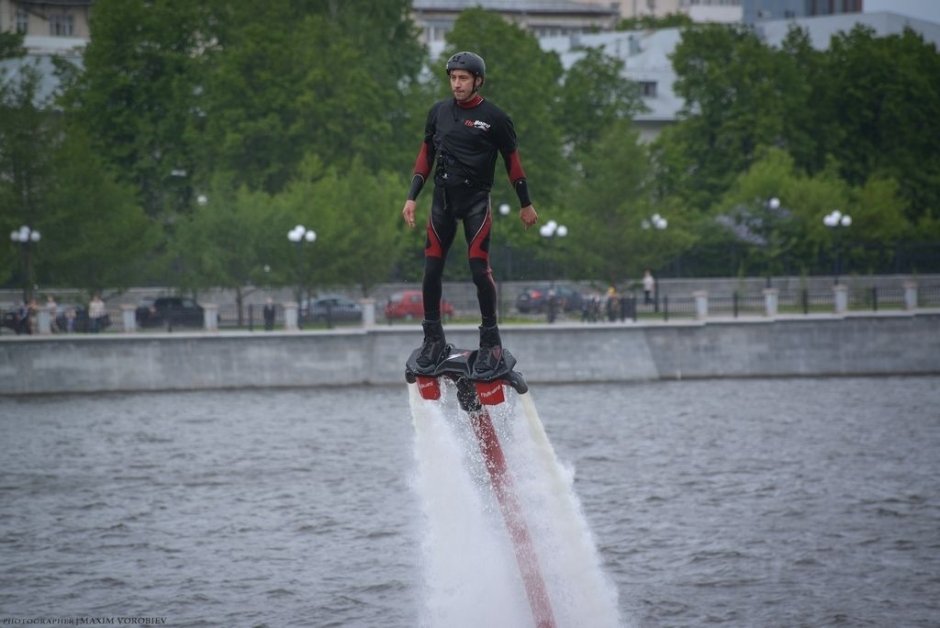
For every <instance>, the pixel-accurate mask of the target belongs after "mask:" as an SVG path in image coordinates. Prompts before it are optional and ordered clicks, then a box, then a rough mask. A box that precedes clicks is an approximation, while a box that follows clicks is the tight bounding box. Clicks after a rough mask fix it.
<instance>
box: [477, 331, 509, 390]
mask: <svg viewBox="0 0 940 628" xmlns="http://www.w3.org/2000/svg"><path fill="white" fill-rule="evenodd" d="M502 363H503V343H502V341H501V340H500V339H499V328H498V327H496V325H493V326H492V327H484V326H482V325H480V350H479V351H478V352H477V359H476V361H475V362H474V363H473V377H475V378H479V379H485V378H486V376H487V375H490V374H492V373H495V372H496V371H497V370H498V369H499V368H500V366H502Z"/></svg>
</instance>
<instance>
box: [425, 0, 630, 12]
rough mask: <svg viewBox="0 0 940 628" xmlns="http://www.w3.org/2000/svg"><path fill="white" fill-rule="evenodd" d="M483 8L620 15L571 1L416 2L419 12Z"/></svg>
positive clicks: (605, 9) (603, 7)
mask: <svg viewBox="0 0 940 628" xmlns="http://www.w3.org/2000/svg"><path fill="white" fill-rule="evenodd" d="M477 7H479V8H482V9H487V10H489V11H499V12H500V13H581V14H584V13H595V14H599V15H620V10H619V9H618V8H617V7H616V6H601V5H595V4H587V3H580V2H571V1H570V0H532V1H528V0H414V2H413V3H412V8H413V9H415V10H418V11H448V12H450V11H457V12H459V11H463V10H465V9H473V8H477Z"/></svg>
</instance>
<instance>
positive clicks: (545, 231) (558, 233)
mask: <svg viewBox="0 0 940 628" xmlns="http://www.w3.org/2000/svg"><path fill="white" fill-rule="evenodd" d="M539 235H540V236H542V237H543V238H545V240H546V241H547V242H549V243H551V241H552V240H554V239H556V238H564V237H566V236H567V235H568V227H566V226H565V225H559V224H558V223H557V222H555V221H554V220H549V221H548V222H546V223H545V224H544V225H542V226H541V227H539ZM556 274H557V266H556V267H555V269H554V270H553V271H552V282H551V287H550V288H549V292H550V294H549V303H548V315H549V319H548V320H549V322H552V320H553V319H554V312H553V309H554V307H553V306H554V299H555V275H556Z"/></svg>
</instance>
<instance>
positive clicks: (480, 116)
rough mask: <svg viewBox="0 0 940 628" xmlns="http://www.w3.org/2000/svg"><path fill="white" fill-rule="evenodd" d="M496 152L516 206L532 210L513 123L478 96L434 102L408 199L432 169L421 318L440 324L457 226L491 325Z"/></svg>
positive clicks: (493, 312)
mask: <svg viewBox="0 0 940 628" xmlns="http://www.w3.org/2000/svg"><path fill="white" fill-rule="evenodd" d="M497 154H501V155H502V156H503V161H504V162H505V164H506V171H507V173H508V174H509V180H510V182H511V183H512V185H513V188H514V189H515V190H516V194H517V195H518V196H519V202H520V204H521V206H522V207H525V206H527V205H530V204H531V202H530V201H529V192H528V187H527V184H526V179H525V171H524V170H523V169H522V163H521V162H520V160H519V152H518V150H517V146H516V131H515V129H514V128H513V125H512V120H511V119H510V118H509V116H508V115H507V114H506V113H505V112H504V111H503V110H502V109H500V108H499V107H497V106H496V105H494V104H492V103H491V102H489V101H488V100H485V99H484V98H483V97H481V96H480V95H479V94H476V95H474V96H473V97H472V98H470V99H469V100H468V101H466V102H462V103H461V102H458V101H457V100H456V99H454V98H449V99H447V100H442V101H440V102H437V103H435V104H434V105H433V106H432V107H431V110H430V111H429V112H428V119H427V122H426V124H425V127H424V142H423V143H422V144H421V150H420V151H419V152H418V158H417V159H416V160H415V167H414V178H413V179H412V183H411V190H410V191H409V193H408V198H409V199H411V200H414V199H415V198H417V196H418V193H419V192H420V191H421V188H422V187H423V186H424V183H425V181H427V179H428V178H429V177H430V175H431V171H432V167H434V166H435V161H436V167H434V198H433V200H432V203H431V216H430V218H429V219H428V228H427V240H426V242H425V245H424V259H425V263H424V282H423V284H422V288H423V292H424V316H425V319H427V320H439V319H440V302H441V293H442V287H441V281H442V278H443V274H444V261H445V259H446V258H447V251H448V250H449V249H450V246H451V244H453V242H454V237H455V235H456V234H457V221H458V220H462V221H463V228H464V236H465V238H466V240H467V254H468V257H469V261H470V271H471V273H472V274H473V283H474V284H476V287H477V298H478V300H479V302H480V315H481V316H482V319H483V324H484V325H485V326H491V325H495V324H496V284H495V283H494V282H493V272H492V270H491V269H490V263H489V247H490V230H491V228H492V224H493V217H492V211H491V208H490V188H492V187H493V175H494V171H495V169H496V158H497Z"/></svg>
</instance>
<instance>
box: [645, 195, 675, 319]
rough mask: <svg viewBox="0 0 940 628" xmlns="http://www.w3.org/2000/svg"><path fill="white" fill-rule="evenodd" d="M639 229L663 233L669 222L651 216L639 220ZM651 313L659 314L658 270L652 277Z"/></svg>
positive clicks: (656, 216)
mask: <svg viewBox="0 0 940 628" xmlns="http://www.w3.org/2000/svg"><path fill="white" fill-rule="evenodd" d="M640 227H642V228H643V230H644V231H649V230H650V229H652V230H654V231H665V230H666V229H667V228H668V227H669V221H668V220H666V219H665V218H663V217H662V216H660V215H659V214H653V215H652V216H650V217H649V218H644V219H643V220H641V221H640ZM653 311H654V312H659V269H657V270H656V276H655V277H653Z"/></svg>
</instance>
